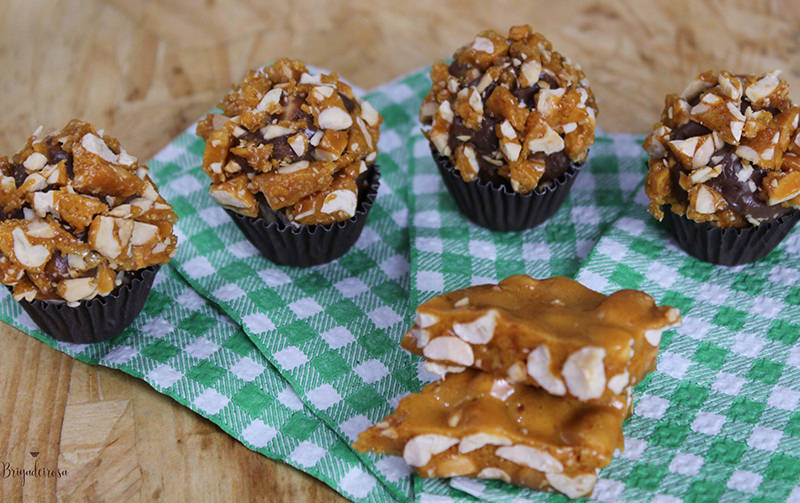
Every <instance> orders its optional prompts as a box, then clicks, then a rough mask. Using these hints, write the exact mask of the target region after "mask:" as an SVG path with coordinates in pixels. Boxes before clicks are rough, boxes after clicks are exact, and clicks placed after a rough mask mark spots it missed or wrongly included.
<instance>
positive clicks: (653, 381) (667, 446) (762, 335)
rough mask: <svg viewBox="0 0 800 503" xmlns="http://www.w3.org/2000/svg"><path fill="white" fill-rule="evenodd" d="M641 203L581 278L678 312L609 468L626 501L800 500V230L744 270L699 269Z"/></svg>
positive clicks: (604, 243)
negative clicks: (637, 292)
mask: <svg viewBox="0 0 800 503" xmlns="http://www.w3.org/2000/svg"><path fill="white" fill-rule="evenodd" d="M646 204H647V198H646V196H645V195H644V192H643V191H639V192H638V194H637V197H636V202H635V204H633V205H632V206H631V208H630V209H629V210H628V211H627V212H626V214H625V216H624V217H623V218H621V219H620V220H618V221H617V222H616V223H615V224H614V225H613V226H612V227H611V229H610V230H609V231H608V232H607V233H606V234H605V235H604V236H603V238H602V239H601V240H600V242H599V243H598V244H597V246H596V247H595V249H594V250H593V251H592V253H591V255H590V256H589V258H588V260H587V262H586V264H585V265H584V266H583V267H582V269H581V271H580V273H579V274H578V277H577V279H578V280H579V281H581V282H583V283H584V284H586V285H587V286H589V287H591V288H594V289H596V290H599V291H601V292H604V293H607V292H610V291H613V290H617V289H620V288H637V289H641V290H644V291H646V292H648V293H649V294H651V295H652V296H653V297H654V298H655V299H656V301H657V302H659V303H664V304H669V305H673V306H676V307H678V308H680V310H681V313H682V315H683V325H682V326H681V327H680V328H678V329H677V330H670V331H668V332H667V333H665V337H664V338H663V339H662V342H661V350H660V353H659V360H658V370H657V371H656V372H654V373H653V374H652V375H651V376H650V377H649V378H648V379H647V380H646V381H645V382H644V383H643V384H642V385H640V386H638V387H637V396H638V400H637V402H636V405H635V412H634V415H633V417H632V418H631V419H630V420H629V421H628V423H627V424H626V427H625V434H626V436H627V437H628V441H629V442H631V443H632V444H634V446H635V447H634V448H632V449H629V450H628V452H627V453H626V455H625V456H624V457H623V458H622V459H621V460H620V461H619V462H616V463H615V464H614V465H612V468H611V469H609V470H608V476H609V478H613V479H615V480H616V481H617V482H618V484H616V487H615V494H616V495H617V497H618V498H619V499H620V500H625V501H642V500H644V499H646V498H652V497H656V495H658V496H657V497H659V498H661V499H662V500H664V501H681V500H682V501H701V500H703V501H787V500H788V501H795V500H797V499H798V498H800V449H798V448H799V447H800V409H798V402H799V401H800V344H798V343H797V341H798V338H800V230H798V229H795V230H794V231H793V232H792V233H791V234H790V235H789V237H788V238H786V240H784V242H783V243H782V244H781V245H780V246H779V247H778V248H777V249H776V250H774V251H772V252H771V253H770V254H769V255H767V256H766V257H765V258H764V259H762V260H760V261H758V262H756V263H753V264H748V265H744V266H738V267H722V266H713V265H711V264H707V263H703V262H700V261H698V260H696V259H694V258H692V257H690V256H688V255H687V254H686V253H684V252H683V251H681V250H680V249H679V248H677V246H676V245H674V243H673V242H672V241H671V240H670V237H669V235H668V233H667V231H666V230H665V229H664V228H663V227H662V226H661V225H659V224H658V222H656V221H655V220H654V219H653V218H652V217H651V216H650V215H649V214H648V213H647V211H646Z"/></svg>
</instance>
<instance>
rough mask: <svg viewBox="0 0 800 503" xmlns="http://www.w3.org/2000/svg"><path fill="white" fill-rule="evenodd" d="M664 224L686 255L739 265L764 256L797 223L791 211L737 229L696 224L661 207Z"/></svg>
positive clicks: (799, 214)
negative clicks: (752, 225)
mask: <svg viewBox="0 0 800 503" xmlns="http://www.w3.org/2000/svg"><path fill="white" fill-rule="evenodd" d="M663 210H664V219H663V222H664V223H665V224H666V226H667V227H668V228H669V230H670V232H671V233H672V236H673V237H674V238H675V241H676V242H677V243H678V245H679V246H680V247H681V248H682V249H683V250H684V251H685V252H686V253H688V254H689V255H691V256H693V257H695V258H697V259H700V260H702V261H704V262H710V263H712V264H719V265H729V266H733V265H741V264H747V263H749V262H755V261H756V260H758V259H760V258H762V257H764V256H765V255H766V254H768V253H769V252H771V251H772V250H773V249H775V247H776V246H778V245H779V244H780V242H781V241H783V238H785V237H786V235H787V234H789V232H790V231H791V230H792V227H794V224H796V223H797V221H798V220H800V210H795V211H792V212H791V213H787V214H785V215H782V216H780V217H777V218H775V219H773V220H769V221H767V222H764V223H762V224H761V225H758V226H756V227H745V228H742V229H736V228H731V227H725V228H723V227H717V226H716V225H714V224H711V223H709V222H695V221H694V220H690V219H689V218H687V217H686V216H684V215H677V214H675V213H673V212H672V211H671V210H670V208H669V207H664V208H663Z"/></svg>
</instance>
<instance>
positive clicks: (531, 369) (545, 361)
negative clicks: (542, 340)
mask: <svg viewBox="0 0 800 503" xmlns="http://www.w3.org/2000/svg"><path fill="white" fill-rule="evenodd" d="M528 375H530V376H531V377H532V378H533V380H534V381H536V382H537V383H538V384H539V386H541V387H542V388H544V390H545V391H547V392H548V393H550V394H551V395H557V396H563V395H565V394H566V392H567V387H566V386H565V385H564V381H562V380H561V379H559V378H558V377H556V376H554V375H553V374H552V373H551V372H550V350H549V349H547V346H544V345H542V346H538V347H537V348H536V349H534V350H533V351H531V352H530V353H529V354H528Z"/></svg>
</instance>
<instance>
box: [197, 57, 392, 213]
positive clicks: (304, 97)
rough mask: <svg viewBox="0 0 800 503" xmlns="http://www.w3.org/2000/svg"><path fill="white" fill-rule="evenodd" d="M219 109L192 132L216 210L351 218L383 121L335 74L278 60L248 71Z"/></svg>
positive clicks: (292, 61)
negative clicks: (202, 148)
mask: <svg viewBox="0 0 800 503" xmlns="http://www.w3.org/2000/svg"><path fill="white" fill-rule="evenodd" d="M219 107H220V108H221V109H222V112H223V113H222V114H209V115H208V116H207V117H206V118H205V119H204V120H202V121H200V122H199V123H198V124H197V131H196V132H197V135H198V136H200V137H202V138H203V139H204V140H205V142H206V148H205V152H204V154H203V170H204V171H205V172H206V173H207V174H208V176H209V178H211V187H210V189H209V193H210V195H211V196H212V197H213V198H214V200H215V201H217V202H218V203H219V204H220V205H222V206H223V207H225V208H227V209H229V210H232V211H235V212H237V213H241V214H242V215H246V216H249V217H256V216H258V215H259V212H260V211H265V209H266V208H269V210H271V211H273V212H280V213H281V214H282V215H283V216H284V217H285V218H286V219H288V221H289V222H291V223H294V224H305V225H317V224H319V225H324V224H329V223H333V222H337V221H343V220H347V219H348V218H350V217H352V216H353V215H354V214H355V211H356V206H357V202H358V197H359V191H358V182H359V181H362V180H364V177H366V176H367V175H366V173H367V171H368V170H369V169H371V166H372V164H373V163H374V162H375V159H376V157H377V145H378V138H379V136H380V124H381V122H382V121H383V119H382V117H381V116H380V114H379V113H378V112H377V111H376V110H375V109H374V108H373V107H372V106H371V105H370V104H369V103H367V102H366V101H363V100H361V99H360V98H358V97H356V96H355V95H354V94H353V91H352V89H351V88H350V86H349V85H347V84H346V83H345V82H343V81H341V80H339V78H338V76H337V75H336V74H335V73H334V74H330V75H326V74H322V75H311V74H309V73H308V70H307V69H306V67H305V65H304V64H303V63H301V62H300V61H296V60H291V59H279V60H278V61H276V62H275V63H274V64H273V65H271V66H268V67H265V68H262V69H258V70H253V71H251V72H250V73H248V75H247V76H246V77H245V79H244V80H243V81H242V83H240V84H239V85H238V86H236V87H235V88H234V89H233V90H232V91H231V92H230V93H229V94H228V95H227V96H225V98H223V100H222V102H220V104H219Z"/></svg>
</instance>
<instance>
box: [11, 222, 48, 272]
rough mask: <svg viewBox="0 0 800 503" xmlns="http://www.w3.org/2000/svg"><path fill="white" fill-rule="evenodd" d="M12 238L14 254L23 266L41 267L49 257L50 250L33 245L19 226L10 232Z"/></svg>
mask: <svg viewBox="0 0 800 503" xmlns="http://www.w3.org/2000/svg"><path fill="white" fill-rule="evenodd" d="M11 236H12V237H13V238H14V256H16V257H17V261H18V262H19V263H20V264H22V265H24V266H25V267H31V268H36V267H41V266H42V265H44V264H45V263H46V262H47V261H48V260H49V259H50V250H48V249H47V247H46V246H42V245H34V244H32V243H31V242H30V241H28V236H26V235H25V233H24V232H23V231H22V229H20V228H19V227H17V228H15V229H14V230H13V231H12V232H11Z"/></svg>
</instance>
